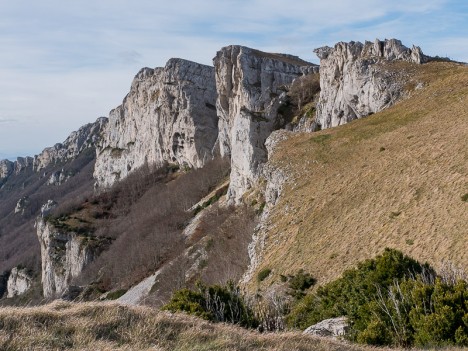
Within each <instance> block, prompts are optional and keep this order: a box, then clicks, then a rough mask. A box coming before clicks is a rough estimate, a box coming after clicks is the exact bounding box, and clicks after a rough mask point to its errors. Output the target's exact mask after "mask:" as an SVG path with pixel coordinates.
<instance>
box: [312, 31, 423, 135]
mask: <svg viewBox="0 0 468 351" xmlns="http://www.w3.org/2000/svg"><path fill="white" fill-rule="evenodd" d="M314 52H315V53H316V54H317V56H318V57H319V58H320V86H321V92H320V100H319V103H318V106H317V123H318V124H319V125H320V126H321V128H330V127H335V126H338V125H341V124H344V123H347V122H350V121H352V120H354V119H357V118H361V117H364V116H367V115H369V114H372V113H375V112H379V111H381V110H383V109H385V108H387V107H389V106H391V105H393V104H394V103H395V102H396V101H397V100H398V99H399V98H400V97H401V96H402V95H403V82H402V79H401V77H400V76H399V73H401V72H399V73H398V72H395V71H392V70H386V69H385V68H384V67H383V66H382V65H381V64H382V63H384V62H386V61H387V62H388V61H394V60H403V61H407V62H413V63H417V64H420V63H424V62H426V61H427V57H426V56H425V55H423V53H422V51H421V49H420V48H419V47H416V46H413V48H412V49H409V48H407V47H406V46H404V45H402V43H401V41H399V40H396V39H390V40H385V41H380V40H375V42H373V43H372V42H369V41H366V42H365V43H364V44H362V43H360V42H349V43H344V42H340V43H338V44H336V45H335V47H333V48H331V47H328V46H325V47H322V48H319V49H315V50H314Z"/></svg>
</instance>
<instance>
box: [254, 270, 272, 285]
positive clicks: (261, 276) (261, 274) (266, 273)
mask: <svg viewBox="0 0 468 351" xmlns="http://www.w3.org/2000/svg"><path fill="white" fill-rule="evenodd" d="M270 273H271V269H270V268H265V269H262V270H261V271H260V272H258V275H257V281H258V282H263V281H264V280H265V279H266V278H267V277H268V276H269V275H270Z"/></svg>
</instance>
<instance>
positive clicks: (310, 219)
mask: <svg viewBox="0 0 468 351" xmlns="http://www.w3.org/2000/svg"><path fill="white" fill-rule="evenodd" d="M387 65H388V66H387V69H389V70H391V69H395V70H398V71H400V72H401V71H403V72H405V73H406V75H407V77H408V78H407V81H406V82H407V84H406V86H405V88H406V89H407V91H408V92H409V94H410V97H409V98H407V99H405V100H404V101H402V102H400V103H398V104H396V105H394V106H393V107H391V108H388V109H386V110H384V111H382V112H380V113H376V114H374V115H372V116H370V117H368V118H364V119H359V120H355V121H353V122H351V123H349V124H346V125H343V126H339V127H337V128H331V129H327V130H324V131H321V132H317V133H313V134H305V133H300V134H289V137H288V138H287V139H286V140H284V141H282V142H281V143H279V144H278V145H277V146H276V147H275V151H274V153H273V155H269V158H270V160H269V164H270V166H271V167H273V168H276V169H279V170H280V171H281V172H282V173H284V174H287V175H288V181H287V183H286V184H285V188H284V190H283V191H282V196H281V197H280V199H279V201H278V203H277V204H276V206H274V207H273V208H272V209H271V210H270V216H269V218H268V220H267V221H266V223H265V224H264V227H263V230H262V232H261V233H260V234H259V236H260V238H261V239H260V240H259V242H261V243H263V248H260V250H259V247H260V246H261V245H257V246H258V247H257V255H258V256H260V257H261V260H260V264H259V265H258V266H257V269H256V273H255V274H254V275H252V277H251V279H250V281H249V286H250V288H251V289H254V290H255V289H257V288H259V285H258V282H257V279H256V278H257V274H258V272H259V271H261V270H265V269H271V270H272V273H271V274H270V275H269V277H268V278H267V279H265V280H264V281H263V282H262V284H261V287H263V288H265V287H267V286H270V285H271V284H275V283H279V282H280V275H286V274H294V273H296V272H297V271H298V270H299V269H301V268H303V269H304V270H306V271H307V272H310V273H311V274H312V275H313V276H314V277H316V278H317V279H318V283H319V284H323V283H325V282H328V281H331V280H333V279H334V278H337V277H338V276H339V275H340V274H341V273H342V272H343V271H344V270H345V269H347V268H349V267H351V266H354V265H355V264H356V262H358V261H361V260H363V259H367V258H370V257H374V256H375V255H377V254H379V253H381V252H382V251H383V249H384V248H386V247H392V248H397V249H399V250H401V251H403V252H404V253H406V254H408V255H410V256H412V257H414V258H416V259H418V260H421V261H428V262H429V263H431V264H433V265H434V266H435V267H440V265H441V263H442V262H443V261H451V262H452V263H454V264H456V265H461V266H462V267H464V268H465V269H466V268H467V267H468V253H467V251H466V239H467V235H468V224H467V223H468V203H467V202H466V195H465V194H467V193H468V178H467V174H468V162H467V161H468V147H467V146H468V143H467V140H468V67H467V66H466V65H460V64H455V63H442V62H431V63H427V64H424V65H411V64H409V63H405V62H391V63H387ZM416 87H417V88H416Z"/></svg>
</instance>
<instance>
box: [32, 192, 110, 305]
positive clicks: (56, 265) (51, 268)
mask: <svg viewBox="0 0 468 351" xmlns="http://www.w3.org/2000/svg"><path fill="white" fill-rule="evenodd" d="M54 206H56V204H55V203H54V202H53V201H50V200H49V202H48V203H47V204H45V205H44V206H43V207H42V209H41V213H42V214H41V216H39V217H38V219H37V221H36V229H37V237H38V239H39V243H40V246H41V263H42V289H43V294H44V297H45V298H56V297H60V296H61V295H62V293H64V292H65V291H66V290H67V288H68V287H69V285H70V283H71V282H72V279H73V278H75V277H77V276H78V275H79V274H80V273H81V272H82V271H83V269H84V268H85V267H86V266H87V265H88V264H89V263H91V262H92V261H93V260H94V258H95V257H96V256H97V255H98V254H99V253H100V252H101V251H102V246H101V245H100V244H101V243H99V241H98V240H97V239H92V238H91V237H90V236H86V235H81V234H77V233H75V232H72V231H66V230H64V229H58V228H56V227H55V226H54V225H53V223H51V222H49V221H47V220H46V218H45V217H47V215H48V214H49V212H50V211H51V209H52V208H53V207H54Z"/></svg>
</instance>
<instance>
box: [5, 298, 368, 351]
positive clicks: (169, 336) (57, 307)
mask: <svg viewBox="0 0 468 351" xmlns="http://www.w3.org/2000/svg"><path fill="white" fill-rule="evenodd" d="M0 325H1V326H2V328H1V329H0V349H2V350H11V351H13V350H27V349H34V350H50V351H52V350H90V349H92V350H158V351H159V350H161V351H162V350H171V351H176V350H179V351H182V350H191V351H194V350H206V351H208V350H216V351H223V350H226V351H227V350H245V351H247V350H264V351H267V350H276V351H279V350H284V351H286V350H288V351H290V350H303V351H308V350H310V351H312V350H314V351H322V350H323V351H325V350H330V351H351V350H356V351H357V350H375V349H374V348H370V347H363V346H352V345H347V344H343V343H338V342H333V341H329V340H324V339H320V338H317V337H315V338H314V337H311V336H304V335H301V334H300V333H283V334H259V333H257V332H254V331H247V330H245V329H242V328H240V327H234V326H228V325H224V324H212V323H208V322H205V321H202V320H200V319H197V318H194V317H190V316H186V315H171V314H169V313H161V312H158V311H156V310H154V309H151V308H148V307H128V306H118V305H115V304H102V303H101V304H97V303H86V304H70V303H63V302H56V303H54V304H52V305H46V306H43V307H37V308H28V309H20V308H4V309H1V310H0ZM13 331H14V333H15V337H14V338H12V337H11V336H12V335H13V334H12V332H13Z"/></svg>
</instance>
